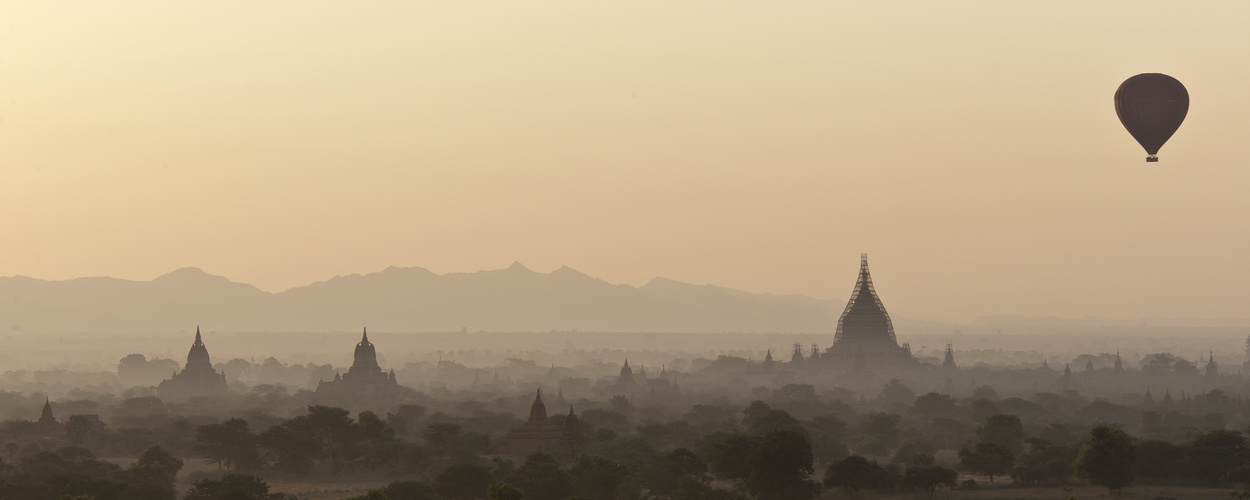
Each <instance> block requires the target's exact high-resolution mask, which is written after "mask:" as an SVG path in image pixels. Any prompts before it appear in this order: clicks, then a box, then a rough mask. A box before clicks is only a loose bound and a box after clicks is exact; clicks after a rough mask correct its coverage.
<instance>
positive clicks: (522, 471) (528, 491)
mask: <svg viewBox="0 0 1250 500" xmlns="http://www.w3.org/2000/svg"><path fill="white" fill-rule="evenodd" d="M508 482H509V483H512V484H513V485H515V486H516V487H518V488H521V490H522V491H524V492H525V497H526V498H528V499H530V500H564V498H565V497H567V496H569V475H568V474H567V473H565V472H564V471H563V470H561V469H560V461H559V460H556V457H553V456H551V455H548V454H546V453H542V452H537V453H532V454H530V456H529V457H528V458H526V459H525V463H524V464H521V466H520V467H518V468H517V470H516V473H515V474H513V475H512V479H511V480H509V481H508Z"/></svg>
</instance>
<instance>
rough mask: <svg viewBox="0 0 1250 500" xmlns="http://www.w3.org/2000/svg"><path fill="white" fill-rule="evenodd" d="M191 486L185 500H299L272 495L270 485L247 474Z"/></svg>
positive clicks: (280, 494)
mask: <svg viewBox="0 0 1250 500" xmlns="http://www.w3.org/2000/svg"><path fill="white" fill-rule="evenodd" d="M191 484H192V486H191V489H190V490H187V494H186V495H185V496H183V499H184V500H297V499H296V497H295V496H293V495H286V494H283V493H270V492H269V484H267V483H265V481H263V480H261V479H260V478H257V477H255V476H249V475H246V474H226V475H224V476H222V477H221V478H220V479H201V480H199V481H195V482H194V483H191Z"/></svg>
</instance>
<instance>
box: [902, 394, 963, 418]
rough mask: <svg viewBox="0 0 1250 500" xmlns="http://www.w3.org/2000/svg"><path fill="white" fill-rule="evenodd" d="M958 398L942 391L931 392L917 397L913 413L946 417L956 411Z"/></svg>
mask: <svg viewBox="0 0 1250 500" xmlns="http://www.w3.org/2000/svg"><path fill="white" fill-rule="evenodd" d="M956 402H957V400H956V399H955V398H953V397H951V396H948V395H946V394H942V393H940V392H930V393H928V394H925V395H923V396H920V397H918V398H916V401H915V402H914V403H912V407H911V413H915V414H919V415H925V416H929V417H944V416H947V415H950V414H952V413H955V409H956V407H957V405H956Z"/></svg>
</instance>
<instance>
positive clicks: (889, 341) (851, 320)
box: [820, 254, 913, 363]
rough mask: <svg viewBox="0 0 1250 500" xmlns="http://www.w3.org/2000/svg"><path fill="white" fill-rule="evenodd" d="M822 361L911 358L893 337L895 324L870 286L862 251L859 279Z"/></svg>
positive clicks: (866, 260) (865, 257)
mask: <svg viewBox="0 0 1250 500" xmlns="http://www.w3.org/2000/svg"><path fill="white" fill-rule="evenodd" d="M820 359H821V360H829V361H833V362H854V361H856V360H862V361H865V362H870V363H893V362H904V361H911V360H912V359H913V358H912V357H911V347H910V346H908V345H907V344H903V345H902V346H900V345H899V344H898V339H896V338H895V337H894V323H893V322H891V321H890V315H889V314H888V313H886V312H885V306H884V305H882V304H881V299H880V298H879V297H877V291H876V289H874V288H873V286H872V275H871V274H869V273H868V254H861V255H860V260H859V279H858V280H856V281H855V290H854V291H853V292H851V300H850V301H848V302H847V303H846V309H845V310H844V311H842V317H840V318H838V330H837V333H836V334H834V336H833V346H832V347H829V348H828V349H825V353H824V354H823V355H821V357H820Z"/></svg>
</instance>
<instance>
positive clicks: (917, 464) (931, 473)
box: [902, 455, 959, 498]
mask: <svg viewBox="0 0 1250 500" xmlns="http://www.w3.org/2000/svg"><path fill="white" fill-rule="evenodd" d="M958 484H959V473H958V472H955V469H948V468H946V467H942V466H940V465H937V464H936V463H935V462H934V460H933V456H932V455H921V456H918V457H916V459H915V460H914V461H913V462H912V464H911V466H909V467H907V472H906V473H904V474H903V479H902V485H903V486H905V487H907V488H915V489H918V490H921V491H924V492H926V493H928V494H929V498H933V493H934V492H936V491H937V489H938V488H941V487H943V486H945V487H947V488H954V487H955V486H957V485H958Z"/></svg>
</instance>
